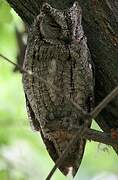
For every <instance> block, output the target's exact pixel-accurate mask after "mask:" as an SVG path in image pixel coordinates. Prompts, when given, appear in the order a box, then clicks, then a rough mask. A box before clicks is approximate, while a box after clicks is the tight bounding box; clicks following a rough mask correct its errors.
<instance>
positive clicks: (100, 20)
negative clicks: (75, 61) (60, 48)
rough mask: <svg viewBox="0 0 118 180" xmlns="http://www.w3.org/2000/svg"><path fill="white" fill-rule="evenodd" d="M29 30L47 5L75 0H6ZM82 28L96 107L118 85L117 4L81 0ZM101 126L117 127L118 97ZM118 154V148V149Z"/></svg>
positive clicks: (103, 115) (65, 5) (61, 5)
mask: <svg viewBox="0 0 118 180" xmlns="http://www.w3.org/2000/svg"><path fill="white" fill-rule="evenodd" d="M7 1H8V3H9V4H10V5H11V6H12V7H13V8H14V10H15V11H16V12H17V13H18V14H19V16H20V17H21V18H22V19H23V21H24V22H25V23H26V24H27V26H28V27H30V25H31V24H32V22H33V21H34V19H35V17H36V16H37V15H38V14H39V12H40V8H41V6H42V4H43V3H44V2H48V3H50V4H51V6H53V7H56V8H59V9H65V8H68V7H70V6H71V5H72V4H73V2H74V0H65V1H64V2H63V1H62V0H47V1H46V0H44V1H43V0H7ZM79 3H80V5H81V7H82V11H83V26H84V31H85V34H86V36H87V39H88V46H89V49H90V51H91V55H92V59H93V63H94V65H95V105H97V104H98V103H99V102H100V101H101V100H102V99H103V98H104V97H105V96H106V95H107V94H109V93H110V92H111V91H112V90H113V88H115V87H116V86H117V85H118V1H117V0H104V1H103V0H99V1H97V0H86V1H84V0H79ZM96 121H97V123H98V124H99V126H100V127H101V128H102V129H103V130H104V131H107V132H109V131H110V129H111V128H118V97H116V98H115V99H114V100H113V101H112V102H111V103H109V105H108V106H107V107H106V108H105V109H104V110H103V111H102V112H101V113H100V114H99V115H98V117H97V118H96ZM117 151H118V149H117Z"/></svg>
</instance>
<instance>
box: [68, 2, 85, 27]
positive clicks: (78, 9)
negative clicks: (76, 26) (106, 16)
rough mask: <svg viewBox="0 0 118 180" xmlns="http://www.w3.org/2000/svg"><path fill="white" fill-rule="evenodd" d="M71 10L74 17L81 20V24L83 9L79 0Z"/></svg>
mask: <svg viewBox="0 0 118 180" xmlns="http://www.w3.org/2000/svg"><path fill="white" fill-rule="evenodd" d="M70 12H71V15H72V19H73V20H75V22H76V21H77V20H79V21H80V24H81V19H82V9H81V7H80V5H79V3H78V2H77V1H75V2H74V4H73V6H72V7H71V8H70Z"/></svg>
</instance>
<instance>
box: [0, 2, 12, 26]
mask: <svg viewBox="0 0 118 180" xmlns="http://www.w3.org/2000/svg"><path fill="white" fill-rule="evenodd" d="M10 10H11V7H10V6H9V4H8V3H7V2H6V1H3V0H0V23H10V22H11V21H12V14H11V12H10Z"/></svg>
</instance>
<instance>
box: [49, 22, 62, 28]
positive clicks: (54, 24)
mask: <svg viewBox="0 0 118 180" xmlns="http://www.w3.org/2000/svg"><path fill="white" fill-rule="evenodd" d="M49 25H50V26H51V27H52V28H57V29H61V27H60V26H59V25H58V24H57V23H55V22H50V23H49Z"/></svg>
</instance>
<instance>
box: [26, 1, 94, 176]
mask: <svg viewBox="0 0 118 180" xmlns="http://www.w3.org/2000/svg"><path fill="white" fill-rule="evenodd" d="M81 21H82V10H81V8H80V6H79V4H78V3H77V2H75V3H74V4H73V6H72V7H71V8H69V9H65V10H59V9H55V8H53V7H51V6H50V5H49V4H47V3H45V4H43V6H42V8H41V11H40V13H39V15H38V16H37V17H36V19H35V20H34V23H33V24H32V25H31V27H30V30H29V35H28V43H27V49H26V54H25V60H24V65H23V68H24V69H25V70H26V71H28V72H31V74H32V75H31V76H29V75H28V74H27V73H24V74H23V86H24V92H25V97H26V106H27V112H28V117H29V120H30V124H31V126H32V128H33V129H34V130H36V131H40V134H41V136H42V139H43V141H44V143H45V146H46V148H47V151H48V152H49V154H50V156H51V158H52V159H53V161H54V162H56V161H57V160H58V159H59V158H60V156H61V154H62V152H63V151H64V150H65V148H66V147H67V146H68V144H69V142H70V141H71V139H72V138H73V136H74V135H75V133H76V132H77V128H79V127H80V126H82V125H83V124H84V123H85V120H84V118H83V116H82V113H81V110H80V111H79V110H78V109H77V108H76V107H75V106H74V105H73V104H72V103H71V101H70V100H72V101H73V102H75V103H76V104H77V105H78V106H80V107H81V108H82V109H83V110H84V111H86V112H87V113H89V112H90V111H91V110H92V107H93V97H94V76H93V68H92V66H93V65H92V61H91V56H90V52H89V49H88V46H87V38H86V36H85V35H84V31H83V27H82V24H81ZM75 127H76V128H75ZM75 129H76V130H75ZM85 144H86V140H85V139H83V138H79V139H78V140H77V141H76V143H75V144H73V146H72V147H70V151H69V153H68V155H67V156H66V158H65V160H64V161H63V163H62V164H61V165H60V166H59V167H58V168H59V169H60V170H61V172H62V173H63V174H64V175H67V174H68V173H69V172H70V170H71V172H72V175H73V176H75V174H76V172H77V170H78V168H79V166H80V163H81V160H82V157H83V153H84V149H85Z"/></svg>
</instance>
